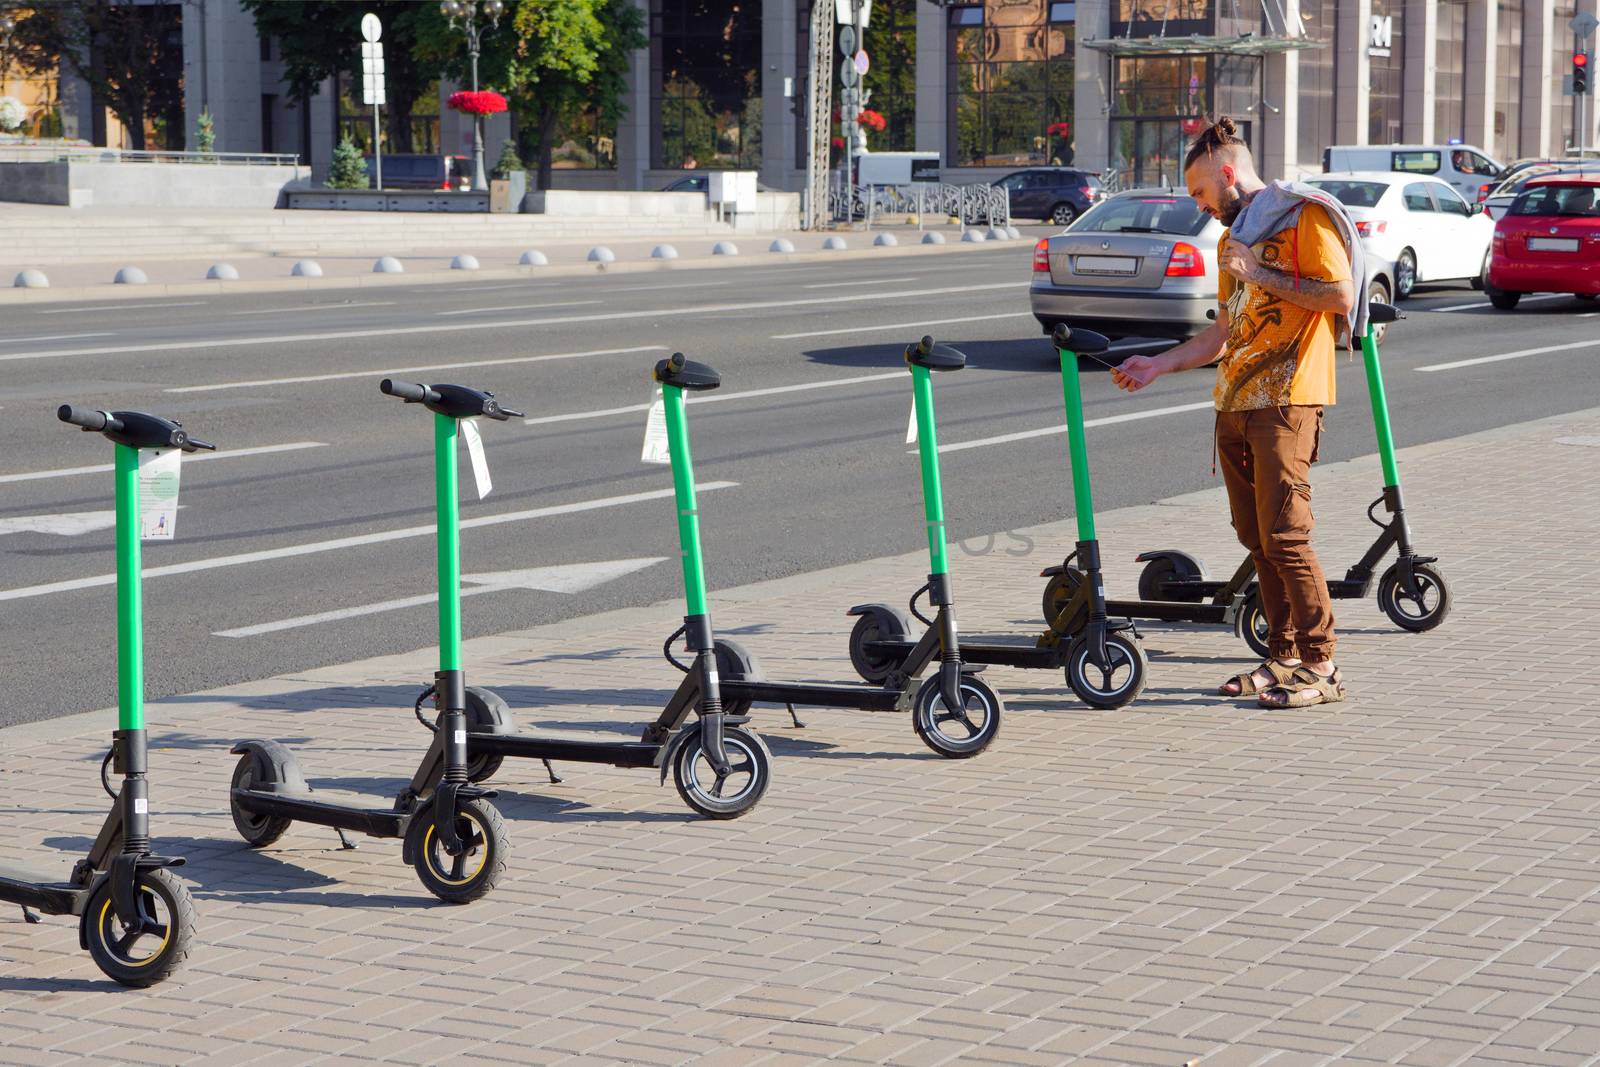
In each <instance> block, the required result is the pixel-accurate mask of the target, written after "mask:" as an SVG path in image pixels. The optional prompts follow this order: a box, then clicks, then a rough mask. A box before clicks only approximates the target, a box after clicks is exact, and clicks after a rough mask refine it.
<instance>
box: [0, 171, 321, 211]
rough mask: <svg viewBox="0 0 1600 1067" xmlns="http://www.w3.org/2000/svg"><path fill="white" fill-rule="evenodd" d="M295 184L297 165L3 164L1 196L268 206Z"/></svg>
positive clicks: (76, 203) (35, 200)
mask: <svg viewBox="0 0 1600 1067" xmlns="http://www.w3.org/2000/svg"><path fill="white" fill-rule="evenodd" d="M299 176H300V179H301V181H302V182H304V180H305V178H306V172H305V170H304V169H303V168H302V169H301V170H300V171H299ZM295 185H296V171H295V168H294V167H241V166H208V165H204V164H161V163H77V162H68V163H0V200H11V201H17V202H20V203H27V204H59V205H65V206H69V207H89V206H91V205H107V204H111V205H117V206H122V207H195V208H207V207H219V208H238V207H251V208H270V207H277V206H278V202H279V200H280V198H281V196H282V194H283V193H284V192H285V191H286V190H287V189H290V188H293V187H295Z"/></svg>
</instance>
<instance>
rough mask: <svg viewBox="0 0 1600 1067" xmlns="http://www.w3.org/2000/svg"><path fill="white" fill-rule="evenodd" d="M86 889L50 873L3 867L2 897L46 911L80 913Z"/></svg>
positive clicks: (0, 877) (0, 889) (0, 880)
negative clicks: (4, 868) (48, 874)
mask: <svg viewBox="0 0 1600 1067" xmlns="http://www.w3.org/2000/svg"><path fill="white" fill-rule="evenodd" d="M85 895H86V893H85V890H83V889H81V888H79V887H78V886H75V885H73V884H72V883H70V882H58V881H55V880H54V879H52V878H49V877H48V876H46V875H35V874H33V873H32V872H31V871H23V870H17V869H15V868H7V869H6V870H4V871H0V900H9V901H10V902H11V903H13V904H22V905H25V906H27V907H30V908H33V909H34V910H36V911H42V912H44V913H45V914H46V915H76V914H78V913H79V911H80V910H81V909H82V904H81V903H80V901H81V900H82V899H83V898H84V896H85Z"/></svg>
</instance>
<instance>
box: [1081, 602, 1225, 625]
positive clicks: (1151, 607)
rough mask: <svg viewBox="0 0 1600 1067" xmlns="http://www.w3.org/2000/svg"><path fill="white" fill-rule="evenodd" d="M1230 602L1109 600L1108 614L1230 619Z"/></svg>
mask: <svg viewBox="0 0 1600 1067" xmlns="http://www.w3.org/2000/svg"><path fill="white" fill-rule="evenodd" d="M1230 606H1231V605H1228V604H1204V603H1202V604H1195V603H1190V602H1187V601H1182V600H1108V601H1106V614H1107V615H1109V616H1112V617H1114V618H1129V619H1159V620H1161V621H1162V622H1206V623H1215V624H1218V625H1220V624H1222V623H1225V622H1227V621H1228V614H1227V613H1228V608H1229V607H1230Z"/></svg>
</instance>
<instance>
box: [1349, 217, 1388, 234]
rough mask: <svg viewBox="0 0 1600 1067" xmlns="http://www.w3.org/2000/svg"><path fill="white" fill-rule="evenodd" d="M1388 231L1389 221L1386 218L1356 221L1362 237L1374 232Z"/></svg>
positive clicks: (1357, 229) (1357, 231)
mask: <svg viewBox="0 0 1600 1067" xmlns="http://www.w3.org/2000/svg"><path fill="white" fill-rule="evenodd" d="M1388 232H1389V223H1388V222H1387V221H1385V220H1384V219H1367V220H1366V221H1364V222H1358V223H1356V233H1358V234H1360V235H1361V236H1362V237H1371V236H1372V235H1373V234H1377V233H1388Z"/></svg>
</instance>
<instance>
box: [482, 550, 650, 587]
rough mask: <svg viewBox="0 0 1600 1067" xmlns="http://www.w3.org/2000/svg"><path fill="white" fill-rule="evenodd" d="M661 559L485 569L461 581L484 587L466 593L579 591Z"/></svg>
mask: <svg viewBox="0 0 1600 1067" xmlns="http://www.w3.org/2000/svg"><path fill="white" fill-rule="evenodd" d="M664 559H666V557H665V556H652V557H650V558H648V559H608V560H604V561H602V562H600V563H572V564H568V565H566V566H561V567H533V568H531V569H529V570H522V571H488V572H486V573H484V574H463V575H462V576H461V580H462V581H464V582H471V583H472V584H473V585H476V586H483V587H485V588H480V589H468V590H465V591H464V592H468V593H486V592H488V591H489V589H543V590H544V591H545V592H547V593H581V592H583V591H584V590H585V589H593V588H594V587H595V586H597V585H604V584H605V583H607V582H610V581H614V580H616V579H618V578H621V577H622V576H624V575H627V574H632V573H633V572H634V571H642V570H644V569H645V568H646V567H650V566H654V565H655V564H657V563H660V562H661V561H662V560H664Z"/></svg>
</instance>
